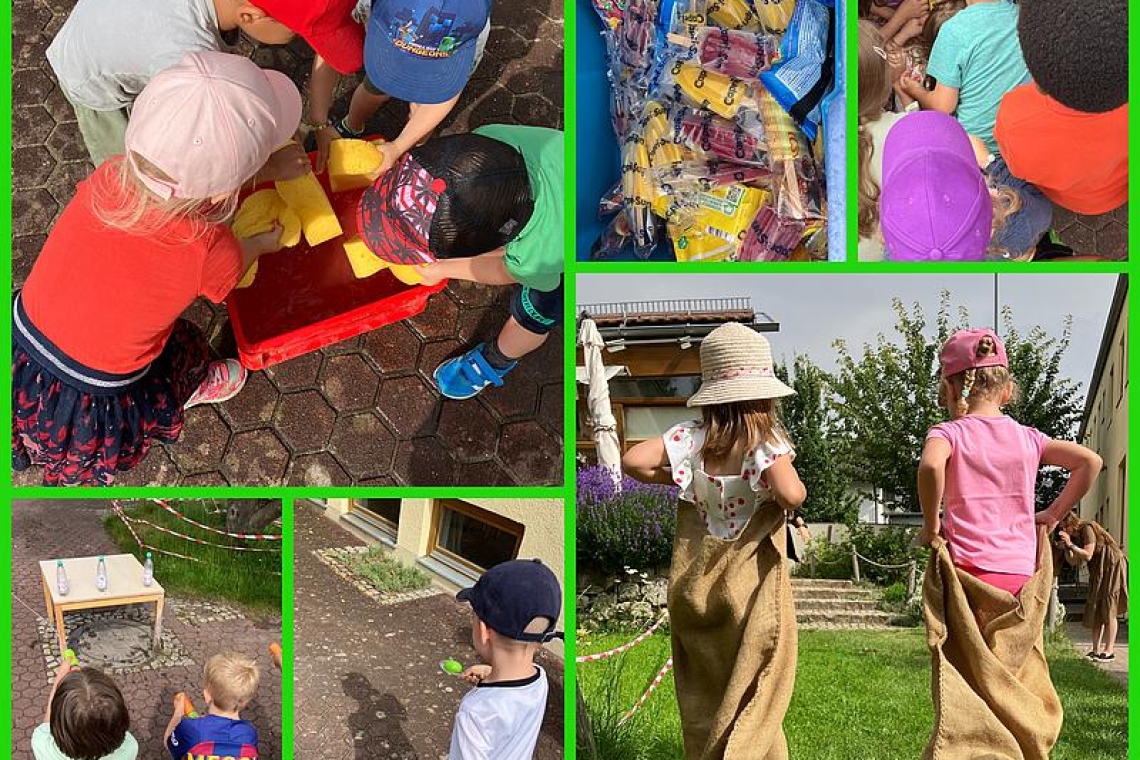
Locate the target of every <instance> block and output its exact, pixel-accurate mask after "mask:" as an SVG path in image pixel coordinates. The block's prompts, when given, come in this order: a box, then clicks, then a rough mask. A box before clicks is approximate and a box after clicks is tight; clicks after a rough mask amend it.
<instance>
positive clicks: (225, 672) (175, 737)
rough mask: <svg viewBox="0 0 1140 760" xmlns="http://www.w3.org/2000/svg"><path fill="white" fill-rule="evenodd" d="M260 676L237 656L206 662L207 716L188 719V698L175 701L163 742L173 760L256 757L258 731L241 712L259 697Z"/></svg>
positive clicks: (229, 654)
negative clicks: (207, 757) (243, 717)
mask: <svg viewBox="0 0 1140 760" xmlns="http://www.w3.org/2000/svg"><path fill="white" fill-rule="evenodd" d="M260 681H261V673H260V672H259V671H258V669H257V663H255V662H254V661H253V660H252V659H250V658H249V657H246V656H245V655H242V654H238V653H236V652H226V653H224V654H216V655H214V656H213V657H211V658H210V659H209V660H207V661H206V687H205V688H204V689H203V690H202V697H203V698H204V699H205V700H206V714H205V715H203V716H201V717H199V718H189V717H186V695H185V694H183V693H181V692H179V694H178V695H177V696H175V698H174V714H173V715H172V716H171V717H170V723H169V724H168V725H167V726H166V732H165V733H164V734H163V735H162V739H163V741H164V742H166V748H167V749H169V750H170V755H171V757H173V758H174V760H194V758H198V757H202V756H210V757H214V756H217V757H235V758H238V757H248V758H256V757H257V729H256V728H254V727H253V724H251V723H250V722H249V721H246V720H242V719H241V715H240V713H241V711H242V710H244V709H245V708H246V706H247V705H248V704H249V703H250V702H251V701H252V700H253V698H254V696H256V695H257V685H258V683H260Z"/></svg>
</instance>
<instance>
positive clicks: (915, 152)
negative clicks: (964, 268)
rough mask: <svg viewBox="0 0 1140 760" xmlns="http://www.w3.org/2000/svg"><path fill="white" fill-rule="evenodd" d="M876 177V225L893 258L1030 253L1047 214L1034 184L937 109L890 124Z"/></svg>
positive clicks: (1048, 210) (1047, 221)
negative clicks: (879, 182)
mask: <svg viewBox="0 0 1140 760" xmlns="http://www.w3.org/2000/svg"><path fill="white" fill-rule="evenodd" d="M979 168H980V169H981V171H980V172H979ZM882 176H883V183H882V186H883V190H882V193H881V201H880V216H881V227H882V234H883V240H884V242H885V245H886V253H887V256H888V258H891V259H894V260H899V261H981V260H982V259H984V258H985V257H986V256H987V255H989V257H990V258H993V259H998V260H1010V259H1026V258H1032V256H1033V254H1034V252H1035V250H1036V245H1037V241H1038V240H1039V239H1040V237H1041V235H1042V234H1044V233H1045V231H1046V230H1048V229H1049V224H1050V222H1051V221H1052V218H1053V206H1052V204H1051V203H1049V201H1048V200H1047V199H1046V198H1045V197H1044V196H1042V195H1041V194H1040V193H1039V192H1038V191H1037V190H1036V188H1034V187H1032V186H1031V185H1028V184H1027V183H1024V182H1022V181H1020V180H1018V179H1017V178H1015V177H1013V176H1012V175H1010V173H1009V170H1008V169H1007V168H1006V166H1005V163H1004V162H1002V161H1001V159H999V158H995V157H994V156H993V154H991V153H988V152H987V151H986V149H985V146H984V145H983V144H982V142H981V141H980V140H973V138H971V137H969V136H967V135H966V133H965V132H964V131H963V129H962V126H961V125H960V124H959V123H958V122H956V121H955V120H954V119H953V118H951V117H949V116H947V115H945V114H942V113H938V112H936V111H923V112H919V113H912V114H908V115H907V116H906V117H904V118H903V119H900V120H899V121H898V122H896V123H895V125H894V126H893V127H892V128H891V131H890V134H888V135H887V139H886V142H885V144H884V146H883V175H882Z"/></svg>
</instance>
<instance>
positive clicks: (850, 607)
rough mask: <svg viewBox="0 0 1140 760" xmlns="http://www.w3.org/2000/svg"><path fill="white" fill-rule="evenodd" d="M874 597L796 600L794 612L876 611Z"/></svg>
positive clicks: (817, 613) (820, 613) (818, 613)
mask: <svg viewBox="0 0 1140 760" xmlns="http://www.w3.org/2000/svg"><path fill="white" fill-rule="evenodd" d="M878 609H879V608H878V607H877V606H875V600H874V599H845V600H834V599H829V600H827V601H801V600H799V599H797V600H796V612H797V613H800V612H802V613H804V614H805V615H806V614H815V615H827V614H831V613H833V612H834V613H839V612H860V611H864V610H865V611H869V612H873V611H878Z"/></svg>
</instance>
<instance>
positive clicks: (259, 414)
mask: <svg viewBox="0 0 1140 760" xmlns="http://www.w3.org/2000/svg"><path fill="white" fill-rule="evenodd" d="M280 396H281V394H280V393H278V392H277V389H276V388H274V387H273V383H271V382H269V378H267V377H266V376H265V373H264V372H250V373H249V379H248V380H246V382H245V387H244V388H242V389H241V392H240V393H238V395H236V396H234V397H233V398H232V399H230V400H229V401H226V402H223V403H222V404H220V405H219V406H220V408H221V410H222V414H223V416H224V417H225V419H226V421H227V422H229V424H230V426H231V427H233V429H234V430H248V429H250V428H255V427H263V426H265V425H269V424H271V423H272V422H273V412H274V410H276V409H277V401H278V399H279V398H280Z"/></svg>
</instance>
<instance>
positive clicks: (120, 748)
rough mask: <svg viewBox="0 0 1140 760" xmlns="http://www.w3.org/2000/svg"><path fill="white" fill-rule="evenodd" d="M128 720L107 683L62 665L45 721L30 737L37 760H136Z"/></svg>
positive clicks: (118, 697) (117, 694) (99, 676)
mask: <svg viewBox="0 0 1140 760" xmlns="http://www.w3.org/2000/svg"><path fill="white" fill-rule="evenodd" d="M130 724H131V717H130V715H129V714H128V712H127V704H126V702H125V701H123V694H122V692H120V691H119V687H117V686H116V685H115V682H114V681H112V680H111V677H110V676H108V675H106V674H104V673H102V672H101V671H98V670H95V669H94V668H77V667H72V666H71V665H70V664H69V663H66V662H65V663H63V664H62V665H60V666H59V668H58V669H57V670H56V672H55V681H54V682H53V683H52V686H51V693H50V694H49V695H48V707H47V715H45V716H44V722H43V723H41V724H40V725H38V726H36V730H35V732H34V733H32V755H33V756H35V758H36V760H95V759H96V758H98V760H135V758H136V757H138V754H139V745H138V742H137V741H135V737H133V736H131V732H130V731H129V730H128V728H129V727H130Z"/></svg>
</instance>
